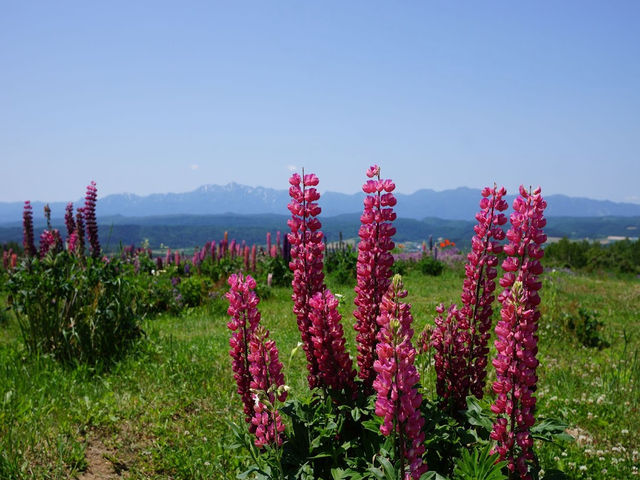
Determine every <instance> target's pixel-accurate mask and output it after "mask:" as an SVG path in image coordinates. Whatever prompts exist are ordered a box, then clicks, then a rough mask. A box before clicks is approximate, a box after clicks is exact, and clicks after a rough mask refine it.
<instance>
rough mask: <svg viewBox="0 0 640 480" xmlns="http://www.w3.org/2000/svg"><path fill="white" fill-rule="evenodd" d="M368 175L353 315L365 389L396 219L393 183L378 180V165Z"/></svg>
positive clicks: (386, 284) (371, 374) (370, 376)
mask: <svg viewBox="0 0 640 480" xmlns="http://www.w3.org/2000/svg"><path fill="white" fill-rule="evenodd" d="M367 176H368V177H370V178H372V177H374V176H377V179H376V180H367V181H366V182H365V184H364V185H363V186H362V189H363V191H364V192H365V193H367V194H368V195H367V196H366V197H365V199H364V211H363V213H362V216H361V217H360V220H361V222H362V225H361V226H360V231H359V236H360V242H359V243H358V264H357V268H356V274H357V286H356V288H355V291H356V298H355V301H354V303H355V304H356V309H355V310H354V312H353V315H354V317H355V318H356V324H355V326H354V328H355V330H356V331H357V332H358V334H357V336H356V341H357V344H358V366H359V373H358V375H359V377H360V378H361V379H362V381H363V384H364V387H365V389H366V390H370V389H371V385H372V383H373V378H374V376H375V372H374V370H373V362H374V358H375V351H376V342H377V340H376V335H377V333H378V324H377V323H376V319H377V317H378V315H379V314H380V302H381V300H382V297H383V295H384V294H385V293H386V291H387V290H388V289H389V285H390V284H391V266H392V265H393V255H391V250H392V249H393V247H394V246H395V245H394V243H393V241H391V237H392V236H393V235H394V234H395V233H396V230H395V228H393V226H392V224H391V222H392V221H393V220H395V218H396V214H395V213H394V211H393V208H392V207H393V206H394V205H395V204H396V199H395V197H394V196H393V194H392V193H391V192H392V191H393V190H394V189H395V185H394V184H393V182H391V180H381V179H380V167H378V166H377V165H373V166H372V167H370V168H369V170H367Z"/></svg>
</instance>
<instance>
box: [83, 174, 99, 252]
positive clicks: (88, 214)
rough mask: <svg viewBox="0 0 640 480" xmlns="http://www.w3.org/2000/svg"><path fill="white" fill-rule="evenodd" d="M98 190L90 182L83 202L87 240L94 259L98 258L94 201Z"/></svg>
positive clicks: (94, 184) (94, 183) (93, 183)
mask: <svg viewBox="0 0 640 480" xmlns="http://www.w3.org/2000/svg"><path fill="white" fill-rule="evenodd" d="M97 199H98V189H97V188H96V182H93V181H92V182H91V183H90V184H89V186H88V187H87V195H86V196H85V202H84V212H83V213H84V219H85V221H86V228H87V238H88V239H89V245H90V246H91V255H92V256H93V257H94V258H98V257H99V256H100V240H98V221H97V219H96V201H97Z"/></svg>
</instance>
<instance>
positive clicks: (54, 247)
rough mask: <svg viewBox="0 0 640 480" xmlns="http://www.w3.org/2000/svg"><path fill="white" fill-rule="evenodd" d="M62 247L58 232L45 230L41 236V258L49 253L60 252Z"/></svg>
mask: <svg viewBox="0 0 640 480" xmlns="http://www.w3.org/2000/svg"><path fill="white" fill-rule="evenodd" d="M61 246H62V239H61V238H60V232H59V231H58V230H45V231H43V232H42V234H40V258H44V257H45V256H46V255H47V253H49V251H51V252H52V253H56V252H58V251H59V250H61Z"/></svg>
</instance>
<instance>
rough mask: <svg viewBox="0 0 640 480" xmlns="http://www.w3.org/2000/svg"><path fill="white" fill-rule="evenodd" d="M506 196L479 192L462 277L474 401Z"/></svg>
mask: <svg viewBox="0 0 640 480" xmlns="http://www.w3.org/2000/svg"><path fill="white" fill-rule="evenodd" d="M506 193H507V192H506V190H505V189H504V187H502V188H500V189H498V188H497V187H496V185H495V184H494V186H493V188H489V187H485V188H484V189H483V190H482V200H480V211H479V212H478V213H477V214H476V220H477V221H478V224H477V225H476V226H475V227H474V231H475V233H476V234H475V236H474V237H473V238H472V239H471V252H470V253H469V254H468V255H467V260H468V262H467V264H466V265H465V274H466V277H465V280H464V283H463V286H462V295H461V298H462V308H461V309H460V312H461V314H462V315H464V317H465V318H466V319H467V323H468V324H469V334H470V345H469V355H468V358H467V368H468V370H469V374H468V378H469V391H470V393H472V394H473V395H475V396H476V397H477V398H482V397H483V394H484V385H485V378H486V376H487V356H488V354H489V348H488V345H487V344H488V342H489V337H490V330H491V316H492V314H493V308H492V304H493V301H494V300H495V296H494V294H493V292H494V290H495V288H496V282H495V278H496V276H497V275H498V272H497V270H496V266H497V265H498V257H497V254H499V253H501V252H502V245H501V243H500V242H501V241H502V240H504V237H505V234H504V230H503V229H502V225H504V224H505V223H507V217H506V216H505V215H504V214H503V213H501V212H503V211H505V210H506V209H507V207H508V204H507V202H506V201H505V200H504V199H503V197H504V196H505V195H506ZM465 396H466V395H465Z"/></svg>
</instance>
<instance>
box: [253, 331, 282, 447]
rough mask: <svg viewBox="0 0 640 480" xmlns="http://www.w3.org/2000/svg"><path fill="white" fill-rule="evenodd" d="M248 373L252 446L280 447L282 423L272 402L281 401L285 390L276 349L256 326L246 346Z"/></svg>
mask: <svg viewBox="0 0 640 480" xmlns="http://www.w3.org/2000/svg"><path fill="white" fill-rule="evenodd" d="M249 373H250V374H251V384H250V386H251V393H252V396H253V400H254V413H253V417H252V418H251V425H252V426H253V427H254V428H255V435H256V439H255V445H256V447H263V446H265V445H277V446H280V445H282V442H283V437H284V435H283V432H284V424H283V423H282V418H281V417H280V413H279V412H278V409H277V408H276V400H278V401H279V402H284V401H285V400H286V398H287V389H286V388H285V384H284V375H283V374H282V363H281V362H280V359H279V355H278V349H277V348H276V344H275V342H274V341H273V340H271V339H269V331H268V330H267V329H266V328H264V327H262V326H258V327H257V328H256V329H255V331H254V333H253V335H252V336H251V341H250V343H249Z"/></svg>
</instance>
